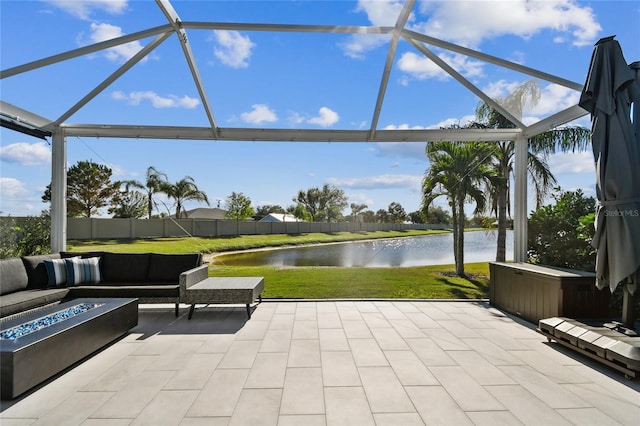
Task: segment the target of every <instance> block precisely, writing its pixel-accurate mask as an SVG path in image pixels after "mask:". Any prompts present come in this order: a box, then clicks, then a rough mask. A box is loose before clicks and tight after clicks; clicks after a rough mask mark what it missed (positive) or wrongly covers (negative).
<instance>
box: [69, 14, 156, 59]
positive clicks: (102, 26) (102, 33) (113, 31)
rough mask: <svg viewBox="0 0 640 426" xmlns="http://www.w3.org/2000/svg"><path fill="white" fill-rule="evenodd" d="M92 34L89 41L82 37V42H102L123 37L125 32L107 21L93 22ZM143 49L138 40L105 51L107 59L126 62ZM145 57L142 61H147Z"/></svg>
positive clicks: (91, 26)
mask: <svg viewBox="0 0 640 426" xmlns="http://www.w3.org/2000/svg"><path fill="white" fill-rule="evenodd" d="M90 31H91V34H90V35H89V41H88V42H86V41H84V40H82V37H80V41H79V42H80V44H89V43H100V42H103V41H106V40H111V39H114V38H118V37H122V36H123V35H124V33H123V32H122V29H121V28H120V27H117V26H115V25H111V24H106V23H97V22H92V23H91V25H90ZM141 49H142V45H141V44H140V42H138V41H132V42H130V43H126V44H122V45H119V46H115V47H112V48H109V49H106V50H105V51H104V52H103V53H104V55H105V57H106V58H107V59H109V60H110V61H114V62H122V63H124V62H126V61H128V60H129V59H131V58H132V57H133V56H134V55H135V54H136V53H138V52H139V51H140V50H141ZM146 59H147V58H144V59H143V60H142V61H146Z"/></svg>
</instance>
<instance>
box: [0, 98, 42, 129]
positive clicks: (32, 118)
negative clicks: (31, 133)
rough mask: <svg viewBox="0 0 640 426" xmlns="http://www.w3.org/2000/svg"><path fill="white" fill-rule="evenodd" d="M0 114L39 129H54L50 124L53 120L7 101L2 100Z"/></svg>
mask: <svg viewBox="0 0 640 426" xmlns="http://www.w3.org/2000/svg"><path fill="white" fill-rule="evenodd" d="M0 115H4V116H5V117H7V118H10V119H12V120H14V121H17V122H20V123H24V124H27V125H29V126H32V127H35V128H38V129H43V130H45V129H46V130H50V131H51V130H53V129H52V128H51V126H50V125H51V124H52V123H53V120H50V119H48V118H44V117H42V116H40V115H38V114H35V113H33V112H31V111H27V110H26V109H22V108H20V107H17V106H15V105H12V104H10V103H8V102H5V101H0Z"/></svg>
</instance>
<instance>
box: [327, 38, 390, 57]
mask: <svg viewBox="0 0 640 426" xmlns="http://www.w3.org/2000/svg"><path fill="white" fill-rule="evenodd" d="M388 41H389V36H388V35H380V34H353V35H352V36H350V37H349V39H348V41H345V42H342V43H338V46H340V47H341V48H342V49H343V50H344V54H345V55H347V56H348V57H350V58H353V59H364V58H365V54H366V53H367V52H369V51H371V50H374V49H376V48H378V47H380V46H382V45H384V44H385V43H387V42H388Z"/></svg>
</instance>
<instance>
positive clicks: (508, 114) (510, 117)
mask: <svg viewBox="0 0 640 426" xmlns="http://www.w3.org/2000/svg"><path fill="white" fill-rule="evenodd" d="M407 41H408V42H409V43H410V44H411V45H412V46H413V47H415V48H416V49H418V51H420V53H422V54H423V55H425V56H426V57H427V58H429V59H431V60H432V61H433V62H434V63H435V64H436V65H438V66H439V67H440V68H442V69H443V70H444V71H445V72H446V73H447V74H449V75H450V76H451V77H453V78H455V79H456V80H458V82H459V83H460V84H462V85H463V86H464V87H466V88H467V89H469V90H470V91H472V92H473V93H475V94H476V96H478V97H479V98H480V99H482V100H483V101H484V102H485V103H486V104H487V105H489V106H491V107H492V108H493V109H495V110H497V111H498V112H500V114H502V115H503V116H504V117H505V118H506V119H508V120H509V121H510V122H512V123H513V124H514V125H515V126H516V127H518V128H520V129H522V128H524V127H525V125H524V124H523V123H522V122H521V121H520V119H519V118H518V117H516V116H514V115H513V114H511V112H510V111H508V110H506V109H504V108H503V107H502V105H500V104H499V103H497V102H496V101H494V100H493V99H491V97H489V96H487V95H486V94H485V93H484V92H483V91H482V90H480V89H478V88H477V87H476V86H475V85H474V84H473V83H471V82H470V81H469V80H467V79H466V78H464V77H463V76H462V74H460V73H459V72H457V71H456V70H455V69H453V67H451V66H450V65H449V64H447V63H446V62H445V61H444V60H442V59H441V58H440V57H439V56H438V55H436V54H435V53H433V52H432V51H431V50H429V49H428V48H427V47H426V46H424V45H422V44H420V43H418V42H416V41H415V40H411V39H408V40H407Z"/></svg>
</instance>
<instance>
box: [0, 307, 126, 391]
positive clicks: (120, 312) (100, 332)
mask: <svg viewBox="0 0 640 426" xmlns="http://www.w3.org/2000/svg"><path fill="white" fill-rule="evenodd" d="M137 324H138V299H106V298H105V299H102V298H99V299H97V298H96V299H94V298H86V299H73V300H71V301H68V302H64V303H60V304H55V305H48V306H45V307H42V308H38V309H34V310H31V311H27V312H24V313H21V314H17V315H14V316H12V317H7V318H3V319H2V322H0V367H1V371H0V373H1V376H0V382H1V383H0V384H1V394H2V399H12V398H15V397H17V396H18V395H20V394H22V393H24V392H26V391H28V390H29V389H31V388H33V387H34V386H37V385H38V384H40V383H42V382H44V381H45V380H47V379H49V378H51V377H53V376H55V375H56V374H58V373H60V372H61V371H63V370H64V369H66V368H68V367H70V366H72V365H73V364H75V363H76V362H78V361H80V360H82V359H83V358H86V357H87V356H89V355H91V354H92V353H94V352H95V351H97V350H98V349H100V348H102V347H104V346H106V345H107V344H109V343H111V342H112V341H114V340H116V339H117V338H119V337H121V336H122V335H124V334H126V333H127V332H128V331H129V330H130V329H131V328H133V327H135V326H136V325H137Z"/></svg>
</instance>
